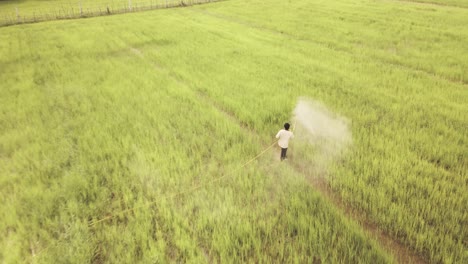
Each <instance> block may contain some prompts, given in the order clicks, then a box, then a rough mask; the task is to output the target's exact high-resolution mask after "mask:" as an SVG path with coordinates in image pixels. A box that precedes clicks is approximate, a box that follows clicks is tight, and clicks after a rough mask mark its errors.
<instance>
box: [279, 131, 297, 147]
mask: <svg viewBox="0 0 468 264" xmlns="http://www.w3.org/2000/svg"><path fill="white" fill-rule="evenodd" d="M276 138H279V140H278V145H279V146H280V147H282V148H288V143H289V139H291V138H294V134H293V133H292V132H291V131H288V130H285V129H281V130H280V131H279V132H278V134H276Z"/></svg>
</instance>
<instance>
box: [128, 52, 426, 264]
mask: <svg viewBox="0 0 468 264" xmlns="http://www.w3.org/2000/svg"><path fill="white" fill-rule="evenodd" d="M130 52H131V53H133V54H134V55H135V56H137V57H140V58H141V59H143V60H145V57H144V54H143V52H142V51H141V50H138V49H136V48H131V49H130ZM151 64H152V65H153V67H154V68H155V70H158V71H162V72H165V73H166V74H167V75H168V76H169V77H171V79H173V80H174V81H175V82H177V83H178V84H179V85H182V86H185V87H186V88H189V89H191V90H193V92H194V93H195V94H196V95H198V98H199V99H200V100H202V101H205V102H206V103H207V104H209V105H211V106H212V107H213V108H215V109H216V110H217V111H218V112H220V113H222V114H223V115H224V116H225V117H226V119H228V120H230V121H231V122H233V123H235V124H237V125H238V126H239V127H241V128H242V129H243V131H245V133H246V134H247V135H249V136H251V137H253V138H256V139H258V140H259V142H261V141H260V136H259V134H258V132H257V131H255V130H254V129H253V128H250V127H248V125H247V124H246V123H245V122H243V121H241V120H239V119H238V118H237V117H236V116H235V114H234V113H232V112H229V111H228V110H227V109H226V108H225V107H223V106H222V103H219V102H218V101H216V100H215V99H213V98H211V97H210V96H209V95H208V94H206V93H204V92H202V91H200V90H194V89H193V87H191V86H190V84H189V83H187V81H186V80H184V79H182V78H181V77H180V76H178V75H177V74H176V73H175V72H172V71H171V70H169V69H167V68H164V67H162V66H161V65H159V64H157V63H156V62H151ZM273 136H274V135H272V137H273ZM267 144H268V142H264V143H263V144H262V145H263V146H264V148H267V147H268V145H267ZM268 153H272V154H270V155H271V159H272V160H273V162H281V161H280V159H279V156H280V155H279V149H278V148H273V150H270V151H269V152H266V154H267V155H268ZM286 162H287V163H286V164H288V165H289V166H291V167H292V168H293V169H294V170H295V171H296V172H297V173H298V174H302V175H304V176H305V177H306V179H308V183H309V184H310V186H311V187H312V188H313V189H314V190H316V191H318V192H319V193H320V194H321V195H322V196H323V197H324V198H325V199H327V200H328V201H329V202H330V203H331V204H333V205H334V206H335V207H336V208H338V209H339V210H340V211H342V212H343V213H344V215H345V216H346V217H348V218H350V219H352V220H353V221H354V222H356V223H358V224H359V226H361V228H362V229H363V230H364V232H365V233H366V234H367V235H368V237H370V238H372V239H374V240H375V241H377V243H378V244H379V245H380V246H381V247H382V248H383V249H384V250H385V251H387V252H388V253H390V254H392V255H393V256H394V258H395V260H397V261H398V263H415V264H421V263H427V261H425V260H424V259H423V258H422V257H421V256H419V255H417V254H416V253H415V252H413V251H411V250H410V249H409V248H408V247H406V246H405V245H403V244H401V243H400V242H399V241H397V240H395V239H393V238H392V237H391V236H390V235H389V234H387V233H385V232H384V231H383V230H381V229H380V228H379V226H378V225H376V224H375V223H372V222H371V221H370V220H369V219H368V218H367V216H366V215H365V214H364V213H362V212H359V211H357V210H354V209H353V208H352V207H350V206H348V205H347V204H346V202H345V201H343V200H342V199H341V197H339V195H338V194H337V193H335V192H333V190H332V189H331V188H330V186H329V184H328V182H327V180H326V179H325V178H324V177H323V176H320V175H319V176H317V175H310V173H308V172H306V170H305V169H304V168H303V167H302V166H301V165H300V164H299V163H297V162H294V157H292V159H290V160H288V161H286Z"/></svg>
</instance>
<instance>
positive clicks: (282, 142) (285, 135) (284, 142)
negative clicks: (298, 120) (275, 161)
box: [276, 123, 294, 161]
mask: <svg viewBox="0 0 468 264" xmlns="http://www.w3.org/2000/svg"><path fill="white" fill-rule="evenodd" d="M289 127H290V125H289V123H286V124H284V129H281V130H280V131H279V132H278V134H276V138H278V139H279V140H278V145H279V146H280V147H281V161H283V160H285V159H287V158H286V151H288V143H289V139H291V138H294V134H293V133H292V132H291V131H289Z"/></svg>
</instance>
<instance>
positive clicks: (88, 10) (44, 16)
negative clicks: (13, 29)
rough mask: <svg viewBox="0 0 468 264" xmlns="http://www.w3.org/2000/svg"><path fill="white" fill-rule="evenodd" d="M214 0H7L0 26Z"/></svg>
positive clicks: (0, 11) (0, 12) (0, 9)
mask: <svg viewBox="0 0 468 264" xmlns="http://www.w3.org/2000/svg"><path fill="white" fill-rule="evenodd" d="M205 2H211V1H210V0H206V1H205V0H98V1H96V0H80V1H70V0H41V1H37V0H11V1H10V0H6V1H0V26H8V25H15V24H22V23H35V22H42V21H51V20H61V19H73V18H81V17H83V18H85V17H95V16H104V15H111V14H121V13H128V12H137V11H143V10H152V9H161V8H169V7H176V6H187V5H193V4H200V3H205Z"/></svg>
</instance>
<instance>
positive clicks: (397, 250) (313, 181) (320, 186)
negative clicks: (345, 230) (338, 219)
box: [288, 162, 428, 264]
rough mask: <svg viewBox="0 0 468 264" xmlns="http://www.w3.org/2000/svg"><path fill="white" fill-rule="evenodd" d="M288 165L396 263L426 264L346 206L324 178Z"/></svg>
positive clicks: (364, 217) (362, 214)
mask: <svg viewBox="0 0 468 264" xmlns="http://www.w3.org/2000/svg"><path fill="white" fill-rule="evenodd" d="M288 164H289V165H290V166H291V167H292V168H294V170H295V171H296V172H297V173H299V174H302V175H304V176H306V179H307V180H308V183H309V184H310V186H311V187H312V188H313V189H314V190H316V191H318V192H319V193H320V194H321V195H322V196H323V197H324V198H326V199H327V200H328V201H329V202H330V203H331V204H333V205H334V206H335V207H336V208H338V209H340V211H341V212H343V213H344V215H345V216H346V217H348V218H350V219H352V220H353V221H354V222H356V223H358V224H359V225H360V226H361V228H362V229H363V230H364V232H365V233H366V234H367V235H368V236H369V237H370V238H372V239H374V240H375V241H377V243H378V244H379V245H380V246H381V247H382V248H383V249H384V250H385V251H387V252H388V253H390V254H392V255H393V257H394V258H395V260H397V261H398V263H415V264H421V263H428V261H426V260H425V259H424V258H423V257H422V256H420V255H418V254H416V253H415V252H414V251H412V250H410V249H409V248H408V247H407V246H405V245H403V244H402V243H400V242H399V241H397V240H395V239H394V238H393V237H391V236H390V235H389V234H388V233H386V232H385V231H384V230H382V229H380V228H379V226H378V225H377V224H375V223H373V222H372V221H370V220H369V219H368V218H367V216H366V215H365V214H364V213H363V212H360V211H358V210H355V209H354V208H352V207H350V206H349V205H347V204H346V201H343V200H342V199H341V197H340V196H339V195H338V194H337V193H335V192H334V191H333V190H332V189H331V188H330V185H329V184H328V181H327V180H326V179H325V178H324V177H322V176H315V175H310V174H308V173H307V172H305V171H304V169H303V168H301V166H300V165H299V164H297V163H294V162H288Z"/></svg>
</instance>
